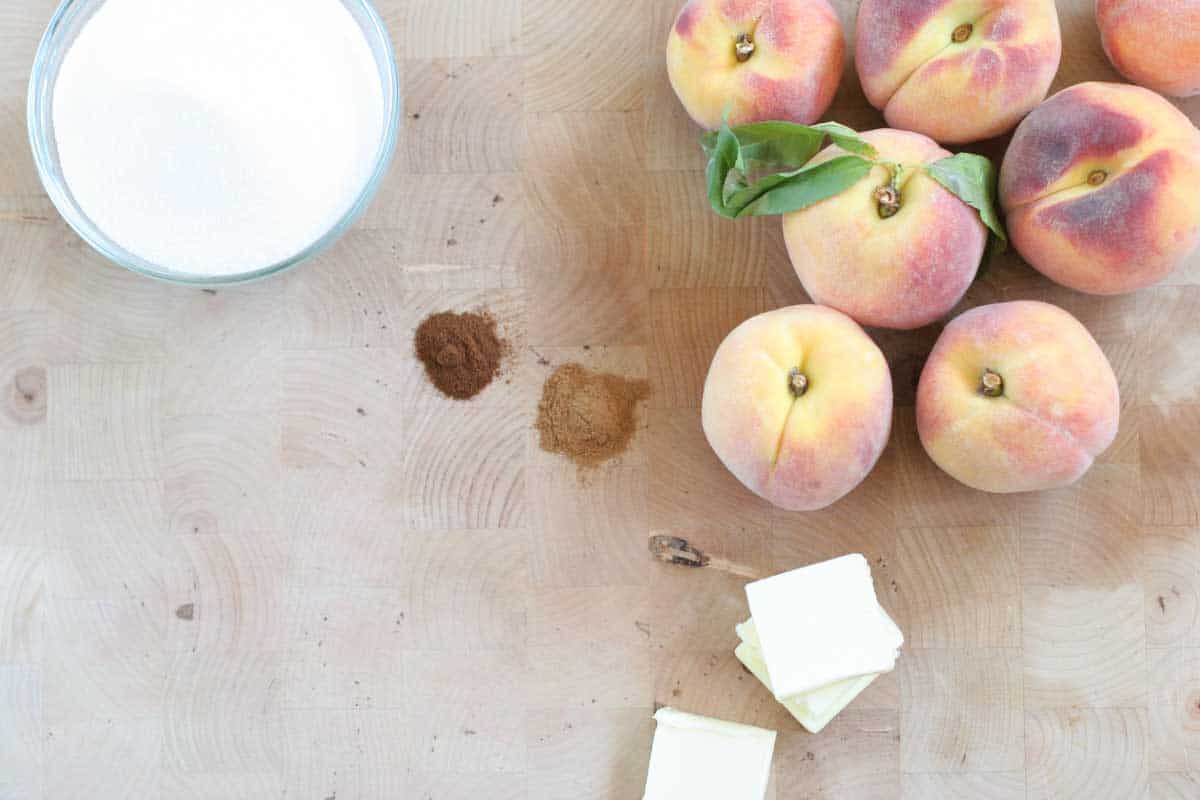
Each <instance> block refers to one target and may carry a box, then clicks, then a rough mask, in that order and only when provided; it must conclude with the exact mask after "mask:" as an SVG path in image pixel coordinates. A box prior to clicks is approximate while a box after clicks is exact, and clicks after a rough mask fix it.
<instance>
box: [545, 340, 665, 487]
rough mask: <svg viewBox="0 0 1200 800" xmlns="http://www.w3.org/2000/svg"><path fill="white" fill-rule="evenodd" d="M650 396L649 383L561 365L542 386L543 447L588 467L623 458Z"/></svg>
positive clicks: (578, 366) (572, 365)
mask: <svg viewBox="0 0 1200 800" xmlns="http://www.w3.org/2000/svg"><path fill="white" fill-rule="evenodd" d="M649 394H650V385H649V384H648V383H647V382H646V381H644V380H630V379H628V378H623V377H621V376H619V375H609V374H601V373H595V372H591V371H589V370H587V369H584V368H583V367H582V366H580V365H579V364H564V365H562V366H561V367H559V368H558V369H556V370H555V371H554V373H553V374H552V375H551V376H550V377H549V378H548V379H547V380H546V384H545V386H543V387H542V401H541V403H540V404H539V405H538V416H537V429H538V433H539V434H540V435H541V447H542V449H543V450H546V451H548V452H551V453H561V454H562V455H565V456H567V457H568V458H570V459H571V460H572V461H574V462H575V464H576V465H578V466H579V467H580V468H584V469H586V468H590V467H595V466H597V465H599V464H600V463H601V462H603V461H607V460H608V459H610V458H612V457H614V456H617V455H620V454H621V453H622V452H624V450H625V448H626V447H628V446H629V442H630V441H631V440H632V439H633V435H634V433H635V432H636V430H637V417H636V409H637V404H638V403H639V402H641V401H642V400H645V399H646V397H647V396H649Z"/></svg>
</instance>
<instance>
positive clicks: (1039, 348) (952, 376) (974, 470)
mask: <svg viewBox="0 0 1200 800" xmlns="http://www.w3.org/2000/svg"><path fill="white" fill-rule="evenodd" d="M1119 415H1120V398H1119V396H1118V391H1117V379H1116V376H1115V375H1113V371H1112V367H1111V366H1110V365H1109V363H1108V360H1107V359H1106V358H1105V357H1104V353H1103V352H1101V350H1100V347H1099V346H1098V345H1097V344H1096V341H1095V339H1093V338H1092V336H1091V334H1089V333H1088V332H1087V329H1086V328H1084V327H1083V325H1082V324H1080V322H1079V321H1078V320H1076V319H1075V318H1074V317H1072V316H1071V315H1070V314H1068V313H1067V312H1066V311H1063V310H1062V309H1061V308H1059V307H1058V306H1052V305H1050V304H1048V303H1039V302H1036V301H1032V300H1018V301H1015V302H1011V303H996V304H994V305H989V306H980V307H979V308H974V309H971V310H970V311H968V312H966V313H964V314H962V315H960V316H959V317H957V318H956V319H955V320H954V321H953V322H951V323H950V324H949V325H947V326H946V330H945V331H943V332H942V335H941V337H940V338H939V339H938V341H937V344H935V345H934V348H933V352H932V353H930V354H929V360H928V361H926V362H925V368H924V370H922V372H921V381H920V383H919V384H918V386H917V432H918V433H919V435H920V437H921V443H922V444H923V445H924V446H925V451H926V452H927V453H929V456H930V458H932V459H933V460H934V462H936V463H937V465H938V466H939V467H941V468H942V469H943V470H945V471H946V472H947V473H949V474H950V475H951V476H953V477H955V478H957V479H958V480H959V481H961V482H963V483H965V484H966V485H967V486H971V487H974V488H976V489H982V490H983V491H986V492H1029V491H1037V490H1041V489H1053V488H1055V487H1059V486H1065V485H1067V484H1070V483H1073V482H1075V481H1076V480H1078V479H1079V478H1080V477H1081V476H1082V475H1083V474H1084V473H1085V472H1087V471H1088V469H1089V468H1090V467H1091V465H1092V462H1093V461H1094V460H1095V458H1096V456H1098V455H1099V454H1100V453H1102V452H1104V451H1105V450H1106V449H1108V446H1109V445H1110V444H1112V441H1113V439H1114V438H1115V437H1116V435H1117V421H1118V416H1119Z"/></svg>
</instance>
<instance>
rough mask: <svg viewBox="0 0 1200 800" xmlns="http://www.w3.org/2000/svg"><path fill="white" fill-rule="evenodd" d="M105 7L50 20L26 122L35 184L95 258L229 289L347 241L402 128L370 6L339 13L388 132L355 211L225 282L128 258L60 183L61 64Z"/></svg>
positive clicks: (77, 2) (69, 6) (392, 64)
mask: <svg viewBox="0 0 1200 800" xmlns="http://www.w3.org/2000/svg"><path fill="white" fill-rule="evenodd" d="M104 2H105V0H63V3H62V5H60V6H59V7H58V10H57V11H56V12H55V13H54V16H53V17H52V18H51V20H50V24H49V26H48V27H47V28H46V33H45V34H44V35H43V36H42V41H41V44H40V45H39V46H38V50H37V55H36V56H35V58H34V61H33V71H32V73H31V75H30V78H29V96H28V108H27V116H28V121H29V143H30V145H31V146H32V147H33V157H34V162H35V163H36V164H37V171H38V176H39V177H40V178H41V181H42V185H43V186H44V187H45V189H46V193H47V194H48V195H50V200H51V202H53V203H54V206H55V208H57V209H58V212H59V213H60V214H61V215H62V217H63V219H65V220H66V221H67V224H68V225H70V226H71V227H72V228H73V229H74V230H75V232H76V233H78V234H79V236H80V237H82V238H83V240H84V241H86V242H87V243H88V244H89V245H91V246H92V247H93V248H94V249H95V250H96V251H97V252H99V253H100V254H101V255H103V256H104V257H105V258H107V259H108V260H109V261H112V262H113V263H114V264H117V265H119V266H122V267H125V268H126V269H129V270H132V271H134V272H137V273H139V274H142V275H146V276H149V277H151V278H157V279H159V280H164V281H169V282H172V283H182V284H189V285H195V286H215V285H227V284H231V283H242V282H245V281H252V280H257V279H259V278H265V277H267V276H268V275H274V274H275V273H277V272H282V271H283V270H285V269H288V268H290V267H294V266H296V265H297V264H299V263H301V262H303V261H305V260H307V259H309V258H312V257H313V256H314V255H316V254H317V253H319V252H321V251H322V250H324V249H325V248H327V247H329V246H330V245H331V244H333V243H334V242H335V241H337V239H338V238H340V237H341V236H342V234H343V233H345V232H346V231H347V230H348V229H349V228H350V226H351V225H353V224H354V221H355V220H356V219H357V218H358V217H359V216H360V215H361V214H362V212H363V211H364V210H365V209H366V207H367V206H368V205H369V204H370V202H371V198H372V197H373V196H374V195H375V192H376V190H377V189H378V188H379V184H380V183H381V182H382V181H383V177H384V175H385V174H386V173H387V169H388V165H389V164H390V163H391V160H392V152H393V151H394V150H395V148H396V137H397V132H398V130H399V126H400V86H399V79H398V77H397V74H396V56H395V53H394V52H393V51H392V43H391V39H390V38H389V37H388V32H387V28H386V27H385V26H384V24H383V20H382V19H381V18H380V16H379V13H378V12H377V11H376V10H375V7H374V6H373V5H372V4H371V2H370V0H341V3H342V5H344V6H345V7H346V9H347V10H348V11H349V12H350V14H351V16H353V17H354V20H355V21H356V22H357V23H358V25H359V27H360V28H361V29H362V32H363V36H364V38H365V39H366V41H367V44H368V45H369V46H370V48H371V53H372V55H374V57H375V63H376V65H377V66H378V68H379V80H380V84H381V86H382V87H383V114H384V131H383V136H382V137H381V138H380V142H379V149H378V150H377V151H376V154H375V168H374V170H373V171H372V172H371V176H370V178H369V179H368V180H367V182H366V184H365V185H364V186H363V188H362V191H360V192H359V194H358V197H357V199H356V200H355V201H354V203H353V205H351V206H350V209H349V210H348V211H347V212H346V213H345V214H343V215H342V217H341V218H340V219H338V220H337V221H336V222H335V223H334V224H333V225H332V226H331V227H330V228H329V230H328V231H326V232H325V234H324V235H322V236H321V237H320V238H319V239H317V240H316V241H315V242H313V243H312V244H310V245H309V246H308V247H306V248H304V249H303V250H301V251H300V252H299V253H296V254H295V255H294V256H291V257H290V258H287V259H285V260H283V261H280V262H278V263H276V264H271V265H269V266H266V267H259V268H256V269H252V270H249V271H246V272H240V273H233V274H223V275H198V274H191V273H186V272H180V271H178V270H174V269H171V268H170V267H169V266H166V265H162V264H154V263H151V262H149V261H147V260H145V259H144V258H141V257H140V256H138V255H136V254H134V253H131V252H129V251H128V250H126V249H125V248H124V247H122V246H121V245H119V244H117V243H116V242H114V241H113V240H112V239H110V238H109V237H108V235H107V234H105V233H104V231H102V230H101V229H100V228H99V227H98V226H97V225H96V224H95V223H93V222H92V220H91V219H89V218H88V216H87V215H86V214H85V213H84V212H83V210H82V209H81V208H80V207H79V204H78V203H77V202H76V201H75V198H74V197H73V196H72V195H71V190H70V188H69V187H68V186H67V182H66V179H65V178H64V177H63V172H62V165H61V164H60V163H59V158H58V149H57V147H56V145H55V136H54V119H53V113H52V111H53V107H54V85H55V82H56V81H57V79H58V72H59V69H60V67H61V66H62V63H63V58H64V56H65V55H66V53H67V50H68V49H69V48H70V46H71V44H72V42H74V40H75V37H76V36H78V34H79V32H80V31H81V30H82V29H83V26H84V25H85V24H86V23H87V21H88V20H89V19H90V18H91V16H92V15H93V14H94V13H95V12H96V11H97V9H99V8H100V6H102V5H104Z"/></svg>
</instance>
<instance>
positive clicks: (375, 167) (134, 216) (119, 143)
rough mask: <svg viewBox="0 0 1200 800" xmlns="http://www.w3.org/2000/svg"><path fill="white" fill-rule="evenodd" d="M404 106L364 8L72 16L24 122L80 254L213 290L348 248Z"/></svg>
mask: <svg viewBox="0 0 1200 800" xmlns="http://www.w3.org/2000/svg"><path fill="white" fill-rule="evenodd" d="M399 107H400V97H399V88H398V80H397V76H396V61H395V56H394V54H393V52H392V47H391V43H390V40H389V38H388V34H387V30H386V28H385V26H384V24H383V21H382V20H381V19H380V17H379V15H378V13H377V12H376V11H375V9H374V8H373V7H372V6H371V3H370V2H369V1H368V0H170V2H163V0H66V1H65V2H64V3H63V4H62V6H61V7H60V8H59V9H58V11H57V12H56V14H55V15H54V18H53V19H52V20H51V22H50V25H49V27H48V29H47V30H46V34H45V36H44V37H43V38H42V42H41V46H40V48H39V49H38V53H37V57H36V59H35V62H34V66H33V73H32V76H31V78H30V85H29V108H28V117H29V136H30V142H31V144H32V146H33V152H34V159H35V161H36V163H37V168H38V172H39V174H40V176H41V179H42V183H43V185H44V186H45V188H46V191H47V193H48V194H49V195H50V199H51V200H52V201H53V203H54V205H55V206H56V207H57V208H58V211H59V213H61V214H62V216H63V218H64V219H65V220H66V221H67V223H68V224H70V226H71V227H72V228H74V229H75V231H76V232H77V233H78V234H79V235H80V236H81V237H82V238H83V239H84V240H86V241H87V242H88V243H89V244H90V245H91V246H92V247H94V248H95V249H96V250H98V251H99V252H100V253H102V254H103V255H104V256H106V257H107V258H108V259H110V260H111V261H113V262H115V263H117V264H119V265H121V266H123V267H127V268H129V269H131V270H134V271H135V272H139V273H142V274H144V275H148V276H151V277H154V278H160V279H164V280H169V281H175V282H180V283H191V284H201V285H211V284H224V283H235V282H239V281H246V280H253V279H256V278H262V277H265V276H267V275H271V274H273V273H276V272H279V271H281V270H283V269H286V268H288V267H291V266H294V265H295V264H298V263H300V262H301V261H304V260H305V259H307V258H309V257H311V256H312V255H314V254H316V253H317V252H319V251H321V250H322V249H324V248H325V247H327V246H328V245H329V244H331V243H332V242H333V241H335V240H336V239H337V238H338V237H339V236H341V234H343V233H344V232H345V231H346V230H347V229H348V228H349V227H350V225H351V224H353V222H354V220H355V219H356V218H357V217H358V215H359V214H361V213H362V212H363V210H364V209H365V208H366V207H367V205H368V203H369V202H370V200H371V197H372V196H373V195H374V193H375V190H376V188H377V187H378V185H379V183H380V182H381V181H382V179H383V176H384V174H385V172H386V171H387V167H388V163H389V162H390V160H391V156H392V151H393V149H394V148H395V145H396V135H397V130H398V126H399V116H400V115H399Z"/></svg>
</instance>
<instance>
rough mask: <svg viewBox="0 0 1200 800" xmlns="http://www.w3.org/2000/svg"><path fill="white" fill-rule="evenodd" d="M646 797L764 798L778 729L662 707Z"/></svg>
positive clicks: (696, 799)
mask: <svg viewBox="0 0 1200 800" xmlns="http://www.w3.org/2000/svg"><path fill="white" fill-rule="evenodd" d="M654 719H655V720H656V721H657V723H658V727H657V728H655V731H654V744H653V745H652V746H651V748H650V771H649V773H648V774H647V775H646V793H645V795H644V796H643V800H763V797H764V796H765V795H766V793H767V783H768V781H769V780H770V778H771V755H772V753H773V752H774V750H775V731H768V730H764V729H762V728H755V727H754V726H752V725H741V724H738V723H736V722H725V721H723V720H719V719H710V718H709V717H701V716H697V715H695V714H688V713H685V712H683V711H676V710H675V709H673V708H660V709H659V710H658V711H657V712H656V713H655V714H654Z"/></svg>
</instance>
